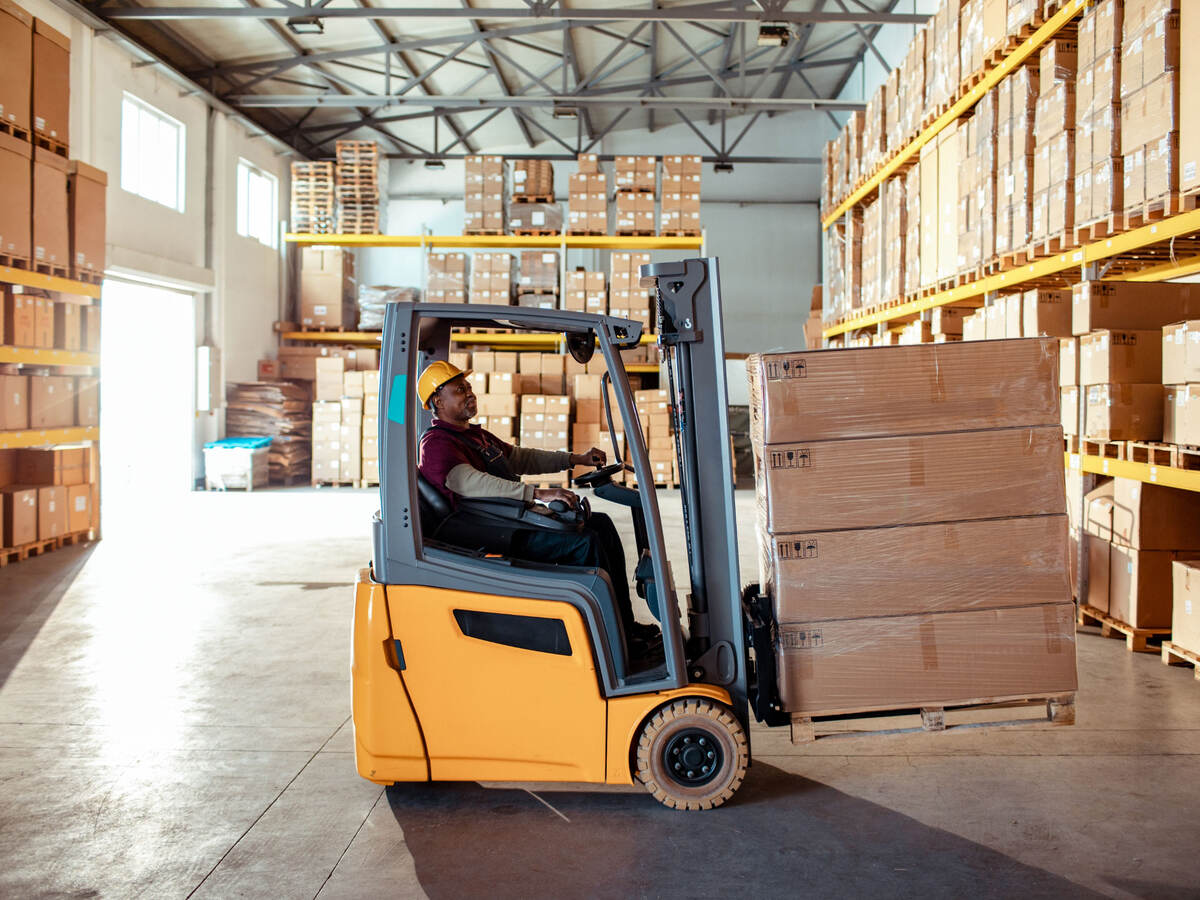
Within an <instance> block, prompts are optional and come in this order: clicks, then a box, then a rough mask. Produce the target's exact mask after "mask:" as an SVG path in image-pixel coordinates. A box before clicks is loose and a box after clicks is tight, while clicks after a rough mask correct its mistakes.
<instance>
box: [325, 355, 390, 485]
mask: <svg viewBox="0 0 1200 900" xmlns="http://www.w3.org/2000/svg"><path fill="white" fill-rule="evenodd" d="M316 370H317V380H316V391H315V402H314V403H313V418H312V422H313V424H312V441H313V445H312V460H313V462H312V480H313V484H321V483H327V482H332V483H357V482H360V481H361V480H362V479H363V464H362V460H363V452H362V450H363V410H364V396H365V385H366V381H367V378H366V376H368V375H369V374H371V373H367V372H361V371H347V370H346V367H345V360H344V359H342V358H340V357H321V358H319V359H318V360H317V362H316ZM372 381H373V384H374V387H375V390H376V394H375V396H374V400H375V405H374V406H373V407H372V409H374V410H378V408H379V405H378V389H379V388H378V375H377V374H376V375H375V377H374V379H372ZM374 427H375V431H376V434H378V421H376V423H375V426H374ZM377 456H378V454H377Z"/></svg>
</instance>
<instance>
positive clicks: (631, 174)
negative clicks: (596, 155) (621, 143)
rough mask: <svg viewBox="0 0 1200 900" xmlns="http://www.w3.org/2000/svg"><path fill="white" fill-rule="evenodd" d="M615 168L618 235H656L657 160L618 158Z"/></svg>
mask: <svg viewBox="0 0 1200 900" xmlns="http://www.w3.org/2000/svg"><path fill="white" fill-rule="evenodd" d="M615 166H616V176H615V178H614V182H615V184H616V188H617V197H616V205H617V209H616V217H617V218H616V228H615V230H616V233H617V234H632V235H638V234H640V235H650V234H654V200H655V193H656V191H657V189H658V160H657V159H656V158H655V157H653V156H618V157H617V159H616V163H615Z"/></svg>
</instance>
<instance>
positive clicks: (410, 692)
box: [352, 258, 790, 810]
mask: <svg viewBox="0 0 1200 900" xmlns="http://www.w3.org/2000/svg"><path fill="white" fill-rule="evenodd" d="M641 276H642V282H641V283H642V285H643V286H645V287H648V288H652V289H653V290H654V292H655V294H656V297H657V302H656V306H657V309H656V318H657V326H658V327H657V332H658V334H657V339H658V346H659V348H660V351H661V353H662V356H663V372H664V377H665V380H666V382H667V384H666V386H667V388H668V390H669V392H670V407H671V415H672V420H673V422H672V424H673V431H674V435H675V438H674V439H675V443H676V447H675V449H676V453H677V458H678V464H679V492H680V499H681V502H682V509H683V526H684V534H685V536H686V542H687V560H688V580H689V586H690V590H689V592H688V594H687V598H686V601H687V602H686V613H687V626H688V627H687V634H686V637H685V634H684V629H683V623H682V622H681V615H680V614H679V610H680V609H681V605H680V602H679V598H678V596H677V591H676V586H675V584H674V582H673V580H672V573H671V569H670V567H669V565H668V562H667V553H666V546H665V541H664V534H663V527H662V521H661V517H660V515H659V507H658V498H657V496H656V492H655V489H654V480H653V476H652V472H651V468H650V463H649V460H648V457H647V450H646V442H645V440H644V437H643V431H642V428H641V426H640V424H639V420H638V414H637V409H636V406H635V404H634V399H633V395H632V393H631V391H630V387H629V381H628V378H627V377H626V374H625V368H624V366H623V365H622V363H621V352H622V351H624V350H630V349H633V348H635V347H637V346H638V345H639V343H640V339H641V331H642V328H641V325H640V324H639V323H636V322H630V321H627V320H624V319H618V318H614V317H611V316H605V315H596V314H589V313H582V312H572V311H566V310H545V309H535V308H522V307H503V308H496V307H488V306H474V305H462V304H428V303H415V304H408V303H393V304H389V305H388V308H387V312H386V315H385V318H384V330H383V349H382V356H381V360H380V397H379V400H380V410H379V423H380V428H379V442H380V453H379V462H380V510H379V512H378V513H377V514H376V516H375V519H374V522H373V527H374V560H373V563H372V565H371V566H370V567H369V568H365V569H363V570H362V571H360V573H359V576H358V582H357V585H356V595H355V608H354V624H353V636H352V697H353V723H354V749H355V760H356V764H357V768H358V772H359V774H360V775H362V776H363V777H364V778H366V779H368V780H370V781H373V782H376V783H379V784H384V785H390V784H394V783H397V782H410V781H487V782H577V783H593V784H605V785H632V784H637V783H641V784H643V785H644V786H645V787H646V789H647V790H648V791H649V792H650V793H651V794H652V795H653V796H654V797H655V798H656V799H657V800H659V801H660V802H661V803H663V804H665V805H666V806H668V807H671V808H674V809H681V810H701V809H711V808H714V807H717V806H720V805H721V804H723V803H725V802H726V801H727V800H729V799H730V798H731V797H732V796H733V795H734V793H735V792H736V791H737V789H738V787H739V786H740V785H741V783H742V780H743V779H744V778H745V775H746V770H747V768H748V767H749V765H750V713H751V710H752V709H753V712H754V715H755V717H756V718H757V719H758V720H759V721H762V722H765V723H766V724H768V725H786V724H789V722H790V719H789V717H788V715H787V714H786V713H785V712H783V710H782V708H781V704H780V701H779V697H778V688H777V682H776V677H775V655H774V651H773V647H772V640H773V635H774V631H773V614H772V611H771V606H770V602H769V599H768V598H764V597H760V596H759V592H758V587H757V585H751V586H749V587H747V588H746V589H745V590H744V591H743V589H742V586H741V584H740V577H739V573H738V551H737V529H736V523H735V516H734V490H733V488H734V486H733V465H732V459H731V456H732V451H731V447H730V442H729V440H728V434H729V423H728V411H727V390H726V371H725V348H724V337H723V332H722V321H721V292H720V276H719V270H718V265H717V260H716V259H715V258H705V259H686V260H683V261H678V262H666V263H653V264H650V265H644V266H642V267H641ZM461 328H469V329H479V328H505V329H514V330H517V331H523V332H537V333H543V334H548V335H554V336H558V337H560V338H561V340H562V341H563V342H564V343H565V346H566V350H567V352H569V353H570V354H571V356H572V357H573V358H574V359H575V360H576V361H578V362H580V363H586V362H588V361H589V360H590V359H591V358H592V356H593V355H594V354H595V353H597V352H599V353H600V354H601V355H602V357H603V360H604V362H605V364H606V366H607V373H606V374H605V375H604V376H603V379H602V381H603V383H602V389H601V396H602V397H603V398H604V403H603V407H604V415H605V419H606V423H607V426H608V432H609V434H610V435H615V434H616V433H617V432H624V434H625V436H626V444H627V449H628V463H626V462H624V461H623V459H624V457H623V455H622V454H621V453H620V451H619V449H618V448H617V446H616V445H615V444H616V441H615V439H614V446H613V453H612V459H613V460H614V462H613V463H612V464H609V465H605V466H601V467H598V468H597V469H596V470H595V471H593V472H588V473H586V474H584V475H582V476H579V477H576V478H575V479H574V485H575V487H576V488H577V489H578V488H586V489H589V490H591V491H592V492H593V493H594V494H595V495H596V496H597V497H600V498H603V499H605V500H608V501H611V502H613V503H615V504H618V505H619V506H621V507H624V508H625V509H626V510H628V515H629V516H630V517H631V519H632V525H633V532H634V537H635V541H636V545H637V546H636V548H635V552H636V559H637V563H636V566H635V567H634V580H635V582H636V585H635V589H636V591H637V593H638V595H639V596H641V597H643V598H644V599H645V600H646V602H647V605H648V606H649V608H650V610H651V611H652V612H653V613H654V614H655V615H656V616H657V618H658V619H659V621H660V624H661V629H662V645H661V648H657V647H655V648H653V649H654V652H653V653H650V654H649V655H647V654H646V653H645V652H643V651H644V650H645V645H643V644H637V643H635V642H632V641H631V640H630V639H629V636H627V635H625V634H624V632H623V628H622V624H621V617H620V615H618V613H617V611H616V610H615V608H614V594H613V590H612V584H611V582H610V581H609V578H608V573H607V572H605V571H603V570H601V569H592V568H581V567H574V566H566V565H551V564H547V563H539V562H536V561H530V560H524V559H516V558H510V557H509V556H507V555H506V554H504V553H503V552H501V553H497V552H494V551H495V546H496V540H497V536H498V535H499V536H506V535H507V536H511V535H512V534H513V533H515V532H517V531H518V530H520V529H526V528H551V529H557V530H567V531H569V530H578V529H579V528H580V527H582V526H581V521H582V519H584V518H586V516H587V515H588V505H587V502H586V500H581V502H580V504H579V508H578V509H574V508H567V507H565V506H561V505H559V504H554V505H555V506H558V508H557V509H552V510H546V509H542V510H538V511H534V510H531V509H528V508H527V507H526V504H525V503H523V502H521V501H518V500H507V499H501V498H495V499H465V498H459V499H458V501H457V503H455V504H454V505H453V506H451V505H450V504H449V503H448V502H447V501H446V499H445V498H444V497H443V496H442V495H441V494H440V493H439V492H438V491H437V490H436V489H435V488H434V487H433V486H432V485H431V484H429V483H428V482H427V481H425V479H424V478H423V477H421V476H420V473H419V472H418V469H417V462H418V459H417V448H418V442H419V440H420V437H421V435H422V433H423V432H424V430H425V429H426V428H427V427H428V426H429V423H430V414H429V412H428V411H427V410H426V409H425V408H424V407H423V405H422V403H421V401H420V400H419V399H418V397H417V392H416V390H415V389H414V387H415V384H416V380H417V374H418V373H419V372H421V371H422V370H423V369H424V368H425V367H426V366H427V365H429V364H430V363H431V362H433V361H434V360H439V359H440V360H445V359H447V358H448V356H447V355H448V353H449V351H450V346H451V334H452V332H453V331H454V330H455V329H461ZM610 395H611V396H612V397H613V398H614V399H615V403H616V409H615V410H614V409H613V408H612V403H611V402H610V399H609V398H610ZM626 470H627V471H632V472H633V473H634V474H635V475H636V478H637V485H638V487H637V488H632V487H629V486H626V485H624V484H621V483H618V482H617V481H616V480H614V479H615V478H616V477H617V476H619V475H620V474H621V473H622V472H623V471H626ZM482 533H486V534H487V535H488V537H489V541H488V543H489V547H490V550H491V552H485V551H484V550H483V549H482V543H483V542H482V540H481V539H480V537H479V536H480V535H481V534H482ZM473 536H474V537H473ZM501 542H502V540H501Z"/></svg>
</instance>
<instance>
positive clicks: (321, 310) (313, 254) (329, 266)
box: [300, 247, 358, 331]
mask: <svg viewBox="0 0 1200 900" xmlns="http://www.w3.org/2000/svg"><path fill="white" fill-rule="evenodd" d="M357 294H358V290H357V285H356V283H355V278H354V254H352V253H351V252H350V251H349V250H343V249H341V248H339V247H304V248H302V249H301V251H300V327H301V328H302V329H307V328H335V329H340V330H342V331H353V330H354V329H355V328H356V327H358V307H357V305H356V297H357Z"/></svg>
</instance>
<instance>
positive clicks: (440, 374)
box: [417, 359, 471, 409]
mask: <svg viewBox="0 0 1200 900" xmlns="http://www.w3.org/2000/svg"><path fill="white" fill-rule="evenodd" d="M470 374H471V370H470V369H467V370H466V371H465V372H464V371H463V370H462V369H460V368H459V367H458V366H452V365H450V363H448V362H446V361H444V360H441V359H439V360H437V361H436V362H432V363H430V364H429V365H428V366H426V367H425V371H424V372H422V373H421V374H420V375H419V376H417V396H418V397H420V398H421V405H422V406H424V407H425V408H426V409H429V401H430V400H432V399H433V395H434V394H436V393H437V389H438V388H440V387H441V386H442V385H443V384H445V383H446V382H448V381H453V380H454V379H455V378H457V377H458V376H459V375H470Z"/></svg>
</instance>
